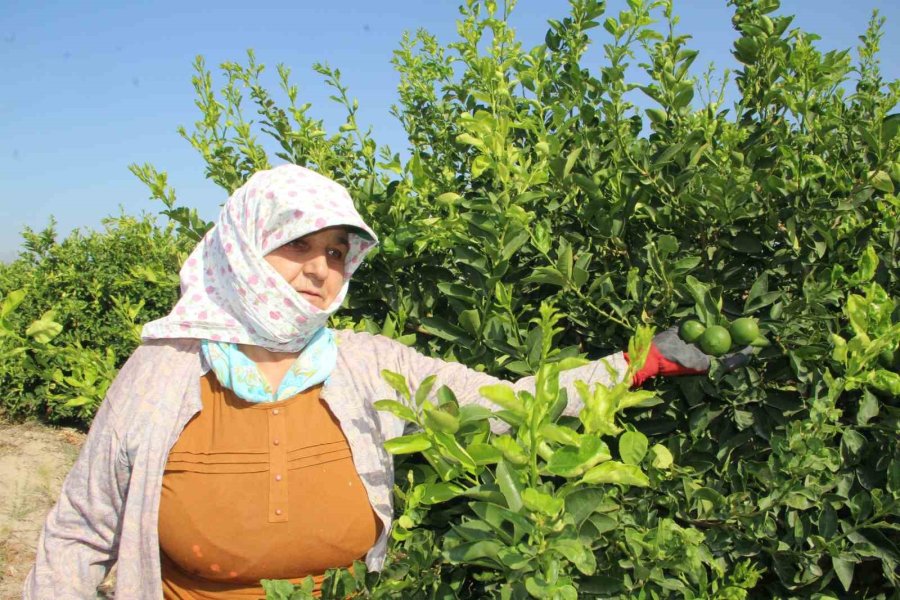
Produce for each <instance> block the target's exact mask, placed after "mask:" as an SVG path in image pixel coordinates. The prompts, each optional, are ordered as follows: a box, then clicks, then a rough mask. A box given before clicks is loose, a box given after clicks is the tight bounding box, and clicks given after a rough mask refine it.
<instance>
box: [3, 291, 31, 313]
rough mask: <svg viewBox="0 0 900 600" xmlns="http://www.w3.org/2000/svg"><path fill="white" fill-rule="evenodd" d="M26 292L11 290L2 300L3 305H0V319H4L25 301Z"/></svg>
mask: <svg viewBox="0 0 900 600" xmlns="http://www.w3.org/2000/svg"><path fill="white" fill-rule="evenodd" d="M26 295H27V292H26V291H25V290H13V291H11V292H9V293H8V294H7V295H6V297H5V298H4V299H3V304H0V318H6V317H8V316H9V315H10V314H12V312H13V311H14V310H16V307H18V306H19V305H20V304H22V301H23V300H24V299H25V296H26Z"/></svg>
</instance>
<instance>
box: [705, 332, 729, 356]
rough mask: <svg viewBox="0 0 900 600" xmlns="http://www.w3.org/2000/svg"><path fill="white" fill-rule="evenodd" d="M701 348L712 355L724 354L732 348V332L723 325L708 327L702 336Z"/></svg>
mask: <svg viewBox="0 0 900 600" xmlns="http://www.w3.org/2000/svg"><path fill="white" fill-rule="evenodd" d="M700 349H701V350H703V351H704V352H706V353H707V354H710V355H712V356H722V355H723V354H726V353H727V352H728V351H729V350H731V334H730V333H728V330H727V329H725V328H724V327H722V326H721V325H713V326H712V327H707V328H706V331H704V332H703V335H701V336H700Z"/></svg>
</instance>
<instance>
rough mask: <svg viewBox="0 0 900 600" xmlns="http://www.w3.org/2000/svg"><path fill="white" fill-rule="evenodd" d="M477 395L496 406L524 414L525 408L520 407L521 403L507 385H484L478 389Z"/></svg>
mask: <svg viewBox="0 0 900 600" xmlns="http://www.w3.org/2000/svg"><path fill="white" fill-rule="evenodd" d="M478 393H480V394H481V395H482V396H484V397H485V398H487V399H488V400H490V401H491V402H493V403H494V404H496V405H497V406H500V407H502V408H505V409H506V410H509V411H512V412H514V413H517V414H521V415H524V414H525V407H524V406H523V405H522V401H521V400H519V398H517V397H516V393H515V392H514V391H513V389H512V387H511V386H510V385H509V384H506V383H495V384H493V385H486V386H483V387H481V388H479V389H478Z"/></svg>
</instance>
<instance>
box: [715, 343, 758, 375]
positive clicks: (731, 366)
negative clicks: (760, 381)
mask: <svg viewBox="0 0 900 600" xmlns="http://www.w3.org/2000/svg"><path fill="white" fill-rule="evenodd" d="M757 351H758V348H754V347H753V346H744V347H743V348H741V349H740V350H738V351H737V352H732V353H731V354H726V355H725V356H723V357H722V358H720V359H719V362H720V363H721V364H722V366H723V367H725V370H726V371H734V370H735V369H739V368H741V367H744V366H746V365H747V364H749V362H750V359H751V358H752V357H753V355H754V354H756V352H757Z"/></svg>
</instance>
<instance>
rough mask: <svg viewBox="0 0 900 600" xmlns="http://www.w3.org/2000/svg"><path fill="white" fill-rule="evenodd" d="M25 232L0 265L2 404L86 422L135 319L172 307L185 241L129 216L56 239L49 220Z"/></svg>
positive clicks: (132, 343)
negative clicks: (14, 254) (11, 257)
mask: <svg viewBox="0 0 900 600" xmlns="http://www.w3.org/2000/svg"><path fill="white" fill-rule="evenodd" d="M23 238H24V244H23V246H24V248H23V251H22V252H21V254H20V256H19V258H18V259H17V260H15V261H13V262H12V263H10V264H6V265H0V295H2V298H3V300H2V304H0V306H2V308H0V310H2V319H0V349H2V352H3V354H4V357H5V359H4V361H3V363H2V364H0V385H2V386H3V389H4V397H3V404H2V411H3V412H4V414H6V415H8V416H11V417H17V418H23V417H30V416H37V417H41V418H45V419H47V420H48V421H50V422H58V421H68V422H73V423H78V424H81V425H87V424H89V423H90V421H91V418H92V417H93V415H94V412H95V411H96V409H97V406H99V404H100V401H101V400H102V399H103V396H104V395H105V393H106V388H107V387H108V386H109V384H110V382H111V381H112V379H113V377H114V376H115V374H116V371H117V370H118V368H119V367H120V366H121V365H122V363H123V362H124V361H125V359H127V358H128V356H129V355H130V354H131V352H132V351H133V350H134V348H135V347H136V346H137V345H138V344H139V343H140V324H142V323H144V322H146V321H149V320H151V319H154V318H157V317H160V316H162V315H165V314H167V313H168V312H169V310H170V309H171V306H172V304H173V303H174V301H175V298H176V294H177V289H178V277H177V272H178V268H179V266H180V263H181V261H182V260H183V259H184V257H185V249H186V246H185V240H182V239H180V238H179V237H178V236H176V235H175V234H174V232H173V228H172V227H168V228H165V229H161V228H159V227H157V225H156V224H155V221H154V219H152V218H150V217H144V218H141V219H135V218H133V217H127V216H120V217H117V218H110V219H107V220H106V221H105V231H102V232H91V233H89V234H86V235H82V234H81V233H79V232H77V231H76V232H74V233H72V234H71V235H70V236H69V237H67V238H66V239H64V240H63V241H57V235H56V232H55V230H54V227H53V223H51V224H50V226H49V227H47V228H46V229H45V230H43V231H41V232H34V231H31V230H28V229H26V230H25V232H24V234H23Z"/></svg>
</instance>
